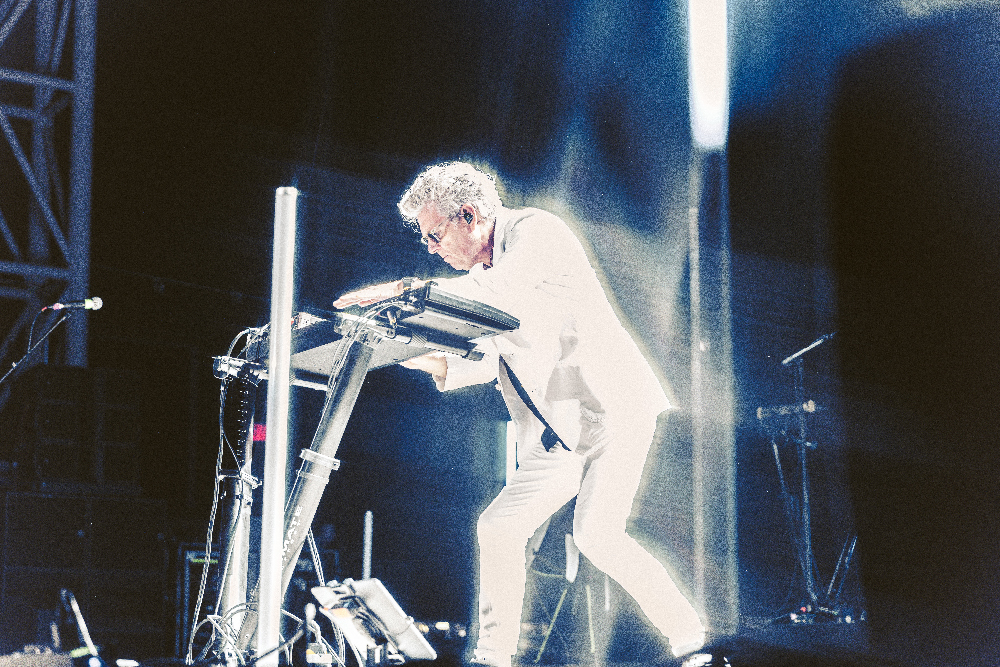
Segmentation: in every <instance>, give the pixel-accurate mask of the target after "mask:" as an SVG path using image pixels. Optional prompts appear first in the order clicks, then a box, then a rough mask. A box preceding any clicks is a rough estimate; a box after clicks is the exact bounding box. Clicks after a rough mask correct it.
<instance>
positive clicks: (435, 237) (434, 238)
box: [420, 220, 448, 245]
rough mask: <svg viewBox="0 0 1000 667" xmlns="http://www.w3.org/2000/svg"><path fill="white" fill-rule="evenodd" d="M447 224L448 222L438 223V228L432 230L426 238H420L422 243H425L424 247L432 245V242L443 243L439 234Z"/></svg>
mask: <svg viewBox="0 0 1000 667" xmlns="http://www.w3.org/2000/svg"><path fill="white" fill-rule="evenodd" d="M447 222H448V221H447V220H443V221H441V222H440V223H438V226H437V227H435V228H434V229H432V230H431V231H429V232H427V235H426V236H421V237H420V242H421V243H423V244H424V245H430V241H434V243H441V235H440V234H438V230H439V229H441V228H442V227H444V226H445V224H447Z"/></svg>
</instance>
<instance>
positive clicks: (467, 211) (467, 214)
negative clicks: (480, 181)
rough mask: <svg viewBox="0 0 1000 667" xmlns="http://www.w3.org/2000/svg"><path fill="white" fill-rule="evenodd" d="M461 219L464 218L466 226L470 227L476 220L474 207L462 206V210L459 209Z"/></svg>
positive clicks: (470, 205) (469, 205)
mask: <svg viewBox="0 0 1000 667" xmlns="http://www.w3.org/2000/svg"><path fill="white" fill-rule="evenodd" d="M459 210H460V213H461V215H462V217H463V218H465V222H466V224H469V225H471V224H472V223H473V222H474V221H475V219H476V214H477V211H476V207H475V206H473V205H472V204H463V205H462V208H461V209H459Z"/></svg>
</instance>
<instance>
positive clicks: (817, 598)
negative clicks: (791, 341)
mask: <svg viewBox="0 0 1000 667" xmlns="http://www.w3.org/2000/svg"><path fill="white" fill-rule="evenodd" d="M836 333H837V332H835V331H834V332H832V333H828V334H826V335H824V336H820V337H819V338H817V339H816V340H814V341H813V342H812V343H810V344H809V345H807V346H806V347H804V348H802V349H801V350H799V351H798V352H795V353H793V354H791V355H789V356H788V357H786V358H785V359H784V360H782V362H781V365H782V366H790V365H794V366H795V370H794V373H795V375H794V388H793V392H794V395H795V403H796V405H795V409H794V410H793V412H794V414H795V416H796V419H797V425H798V437H797V438H794V441H795V443H796V445H797V447H798V456H799V475H800V477H801V500H800V502H799V503H795V502H794V499H793V498H791V496H790V494H789V491H788V487H787V485H786V484H785V479H784V474H783V472H782V466H781V459H780V457H779V455H778V444H777V441H776V440H775V439H774V438H773V437H772V440H771V444H772V447H773V449H774V458H775V463H776V464H777V466H778V478H779V481H780V484H781V491H782V495H783V496H784V497H785V511H786V512H787V514H788V518H789V523H790V524H791V528H792V531H793V539H794V542H795V546H796V550H797V551H798V557H799V566H800V568H801V570H802V579H803V582H804V584H805V589H806V591H805V592H806V597H807V600H806V601H805V603H804V604H802V605H800V608H799V609H797V610H796V611H793V612H791V613H789V614H787V615H785V616H782V617H779V620H785V621H786V622H792V623H811V622H814V621H816V620H817V619H818V617H819V616H823V617H830V618H831V619H838V620H839V618H840V611H839V610H838V609H837V607H838V606H839V602H840V594H841V590H842V588H843V585H844V579H845V578H846V576H847V570H848V569H849V568H850V562H851V559H852V557H853V555H854V547H855V544H856V541H857V537H856V536H854V535H851V536H850V537H848V540H847V543H845V545H844V549H843V550H842V552H841V555H840V558H839V559H838V561H837V567H836V569H835V571H834V574H833V577H832V578H831V580H830V584H829V586H828V587H827V588H826V590H825V591H821V590H820V586H819V584H818V582H817V571H816V563H815V557H814V553H813V546H812V518H811V515H812V505H811V499H810V485H809V466H808V451H809V450H810V449H816V443H815V442H810V441H809V425H808V420H807V419H806V413H807V412H810V410H808V409H807V408H806V407H805V406H806V405H807V402H806V398H805V370H804V363H803V360H804V355H805V354H806V353H807V352H809V351H810V350H813V349H814V348H816V347H819V346H820V345H822V344H823V343H825V342H826V341H828V340H830V339H831V338H833V337H834V336H835V335H836ZM758 417H759V418H760V419H763V411H762V410H758ZM796 505H798V507H797V508H796ZM796 509H797V510H798V515H799V516H798V518H797V519H796V517H795V514H796ZM796 528H797V529H798V530H796ZM796 533H797V534H796ZM848 618H849V617H848Z"/></svg>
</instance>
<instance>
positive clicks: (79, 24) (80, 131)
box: [66, 0, 97, 366]
mask: <svg viewBox="0 0 1000 667" xmlns="http://www.w3.org/2000/svg"><path fill="white" fill-rule="evenodd" d="M75 2H76V8H75V9H76V13H75V17H74V23H75V26H76V30H75V33H74V38H73V41H74V52H73V134H72V137H73V138H72V146H71V148H70V165H69V173H70V184H69V244H68V245H69V251H70V257H69V269H70V285H69V290H68V294H69V295H70V296H69V298H71V299H84V298H86V297H88V296H89V294H88V292H89V290H90V186H91V171H92V164H91V159H92V155H93V148H92V147H93V135H94V57H95V53H96V48H97V25H96V23H97V0H75ZM66 363H67V364H69V365H70V366H86V365H87V318H86V317H74V318H72V319H71V320H70V321H69V322H67V336H66Z"/></svg>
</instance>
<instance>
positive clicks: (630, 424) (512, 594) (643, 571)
mask: <svg viewBox="0 0 1000 667" xmlns="http://www.w3.org/2000/svg"><path fill="white" fill-rule="evenodd" d="M655 429H656V417H655V416H647V417H644V418H635V417H632V418H630V419H629V420H628V421H627V422H622V423H615V422H613V421H610V420H608V421H606V422H605V423H598V424H586V425H585V426H584V429H583V433H582V435H581V439H580V446H579V447H578V449H577V452H569V451H566V450H565V449H563V448H562V447H560V446H559V445H556V446H555V447H553V448H552V449H551V450H550V451H548V452H546V451H545V448H544V447H543V446H542V444H541V443H540V442H535V443H532V444H531V446H530V447H529V448H528V449H527V451H526V452H524V455H523V456H522V455H521V451H522V449H521V444H520V443H519V445H518V453H519V456H518V468H517V471H516V472H515V473H514V474H513V476H512V477H511V479H510V481H509V483H508V484H507V486H506V487H504V489H503V490H502V491H501V492H500V494H499V495H498V496H497V497H496V498H495V499H494V500H493V502H492V503H491V504H490V506H489V507H488V508H487V509H486V511H484V512H483V514H482V515H481V516H480V517H479V524H478V534H479V637H478V643H477V648H476V655H477V656H479V657H482V656H489V657H491V658H500V660H498V661H497V663H498V664H503V658H506V657H509V656H512V655H514V654H515V653H516V652H517V642H518V635H519V633H520V626H521V612H522V605H523V603H524V589H525V582H526V576H527V573H526V555H525V552H526V548H527V544H528V541H529V540H530V539H531V537H532V535H533V534H534V533H535V530H536V529H537V528H538V527H539V526H541V525H542V524H543V523H544V522H545V521H546V519H548V518H549V517H550V516H551V515H552V514H553V513H554V512H555V511H556V510H558V509H559V508H560V507H562V506H563V505H564V504H566V503H567V502H568V501H569V500H570V499H572V498H573V496H576V497H577V500H576V512H575V515H574V519H573V539H574V540H575V542H576V544H577V546H578V547H579V548H580V551H581V553H583V555H585V556H586V557H587V558H588V559H589V560H590V561H591V562H592V563H593V564H594V565H595V566H596V567H597V568H598V569H600V570H602V571H604V572H605V573H607V574H608V575H609V576H610V577H611V578H612V579H614V580H615V581H617V582H618V583H619V584H620V585H621V586H622V588H624V589H625V590H626V591H627V592H628V593H629V594H630V595H631V596H632V597H633V598H635V600H636V602H638V604H639V607H640V608H641V609H642V611H643V613H644V614H645V615H646V617H647V618H648V619H649V621H650V622H651V623H652V624H653V625H654V626H655V627H656V628H657V629H658V630H659V631H660V632H661V633H663V635H664V636H665V637H666V638H667V639H668V640H670V642H671V644H672V645H673V646H679V645H680V644H681V643H687V642H689V641H690V640H691V639H692V638H693V637H696V636H698V635H699V634H700V633H703V632H704V626H703V625H702V622H701V619H700V618H699V616H698V613H697V612H696V611H695V609H694V607H693V606H692V605H691V603H690V602H689V601H688V600H687V598H686V597H684V595H683V594H682V593H681V592H680V590H679V589H678V588H677V585H676V584H675V583H674V581H673V580H672V579H671V578H670V575H669V574H667V571H666V569H664V567H663V565H662V564H661V563H660V562H659V561H657V560H656V559H655V558H653V556H651V555H650V554H649V552H647V551H646V550H645V549H643V548H642V546H640V545H639V543H637V542H636V541H635V540H634V539H632V538H631V537H630V536H629V535H628V534H627V533H626V532H625V525H626V521H627V520H628V517H629V514H630V513H631V511H632V502H633V500H634V499H635V495H636V492H637V491H638V489H639V483H640V480H641V478H642V471H643V466H644V465H645V461H646V455H647V454H648V452H649V448H650V445H651V442H652V438H653V432H654V431H655ZM578 452H582V453H578Z"/></svg>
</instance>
